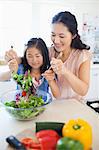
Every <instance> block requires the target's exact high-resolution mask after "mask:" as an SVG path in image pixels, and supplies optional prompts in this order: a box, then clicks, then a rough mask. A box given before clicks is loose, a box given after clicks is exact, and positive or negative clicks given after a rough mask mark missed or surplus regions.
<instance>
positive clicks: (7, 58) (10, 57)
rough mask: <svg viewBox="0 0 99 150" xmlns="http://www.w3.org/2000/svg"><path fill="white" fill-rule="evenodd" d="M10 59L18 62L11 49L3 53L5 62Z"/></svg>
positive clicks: (15, 54)
mask: <svg viewBox="0 0 99 150" xmlns="http://www.w3.org/2000/svg"><path fill="white" fill-rule="evenodd" d="M12 59H16V60H18V56H17V53H16V52H15V51H14V50H13V49H10V50H9V51H6V52H5V60H6V62H7V63H8V62H9V61H10V60H12Z"/></svg>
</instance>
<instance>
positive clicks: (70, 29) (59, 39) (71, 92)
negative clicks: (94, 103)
mask: <svg viewBox="0 0 99 150" xmlns="http://www.w3.org/2000/svg"><path fill="white" fill-rule="evenodd" d="M77 27H78V24H77V21H76V18H75V16H74V15H73V14H71V13H70V12H68V11H65V12H60V13H58V14H56V15H55V16H54V17H53V19H52V32H51V40H52V42H53V45H52V47H51V48H50V49H49V55H50V58H51V68H52V69H53V71H54V72H55V74H57V78H58V85H59V88H60V91H61V96H60V97H61V98H76V99H78V100H80V99H81V98H82V97H83V96H85V95H86V93H87V91H88V88H89V80H90V59H91V53H90V52H89V51H88V50H89V47H88V46H87V45H85V44H83V42H82V41H81V39H80V36H79V34H78V29H77ZM60 52H61V56H60V59H57V57H58V55H60ZM7 55H8V58H10V57H9V53H6V57H7ZM51 73H52V71H51V69H49V70H47V71H45V73H44V74H43V75H44V76H45V77H47V76H50V75H51Z"/></svg>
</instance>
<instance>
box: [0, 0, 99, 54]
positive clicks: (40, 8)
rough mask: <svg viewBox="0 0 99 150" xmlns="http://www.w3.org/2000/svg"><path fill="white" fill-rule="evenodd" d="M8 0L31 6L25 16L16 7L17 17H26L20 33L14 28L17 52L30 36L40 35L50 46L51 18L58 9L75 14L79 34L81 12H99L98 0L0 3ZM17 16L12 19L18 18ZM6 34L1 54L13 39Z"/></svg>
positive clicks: (0, 0) (25, 0)
mask: <svg viewBox="0 0 99 150" xmlns="http://www.w3.org/2000/svg"><path fill="white" fill-rule="evenodd" d="M9 1H10V2H11V1H12V2H13V3H14V2H19V3H22V2H27V5H30V8H31V10H30V12H28V10H26V11H27V15H26V14H25V16H24V14H22V11H20V9H19V8H18V9H17V14H18V16H17V17H20V15H23V16H24V18H25V19H26V21H25V25H26V28H24V27H21V29H22V33H20V31H19V33H18V29H15V30H14V31H15V32H14V34H15V36H17V35H18V36H19V38H18V37H17V38H15V41H14V43H17V45H18V43H19V45H18V46H17V47H18V51H19V53H21V52H22V51H23V50H22V45H23V44H24V43H25V42H26V39H28V38H30V37H31V36H37V37H38V36H40V37H42V38H43V39H44V40H45V41H46V43H47V45H48V46H50V44H51V40H50V29H51V19H52V17H53V16H54V15H55V14H56V13H58V12H60V11H65V10H66V11H71V12H72V13H74V14H75V16H76V18H77V21H78V29H79V33H80V35H81V34H82V20H83V14H84V13H88V14H89V15H90V16H93V15H98V14H99V0H61V1H59V0H0V4H1V2H5V3H9ZM12 9H13V8H12ZM5 11H6V10H5ZM19 12H20V13H21V14H20V13H19ZM14 13H15V12H14V10H13V13H12V16H13V15H14ZM29 13H31V16H30V18H31V19H32V20H30V18H28V17H29ZM2 16H3V14H0V18H1V19H2ZM4 17H6V16H4ZM17 17H16V18H14V19H18V18H17ZM1 19H0V20H1ZM5 19H6V18H5ZM23 21H24V19H23V20H22V19H21V20H20V22H17V24H18V26H17V25H16V27H19V26H21V24H22V22H23ZM1 22H2V20H1ZM16 32H17V33H16ZM24 32H25V34H24ZM20 34H21V36H20ZM6 35H7V37H9V39H7V40H6V41H5V45H4V48H3V47H0V51H3V54H4V50H6V49H7V42H9V43H10V41H11V40H12V41H13V40H14V38H13V39H11V37H10V33H6ZM26 35H27V38H25V37H26ZM0 39H1V42H2V35H1V34H0ZM5 39H6V37H5ZM3 42H4V41H3ZM0 53H1V52H0Z"/></svg>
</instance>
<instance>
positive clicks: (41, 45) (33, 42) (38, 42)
mask: <svg viewBox="0 0 99 150" xmlns="http://www.w3.org/2000/svg"><path fill="white" fill-rule="evenodd" d="M32 47H35V48H37V49H38V50H39V51H40V52H41V54H42V56H43V65H42V66H41V68H40V72H41V73H44V72H45V71H46V70H47V69H48V68H49V66H50V60H49V52H48V48H47V46H46V44H45V42H44V41H43V39H41V38H32V39H30V40H29V41H28V42H27V44H26V49H25V52H24V57H22V64H23V67H24V72H25V71H27V70H30V71H31V69H32V67H31V66H30V65H29V64H28V62H27V59H26V52H27V49H28V48H32Z"/></svg>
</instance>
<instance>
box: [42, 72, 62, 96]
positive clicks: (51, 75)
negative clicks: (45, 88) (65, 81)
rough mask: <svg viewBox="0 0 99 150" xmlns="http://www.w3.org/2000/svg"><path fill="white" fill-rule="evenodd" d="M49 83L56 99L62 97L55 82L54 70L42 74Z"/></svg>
mask: <svg viewBox="0 0 99 150" xmlns="http://www.w3.org/2000/svg"><path fill="white" fill-rule="evenodd" d="M42 75H43V76H44V77H45V78H46V80H47V81H48V83H49V86H50V89H51V92H52V94H53V96H54V97H55V98H59V97H60V89H59V87H58V85H57V83H56V80H55V73H54V72H53V71H52V70H47V71H45V73H43V74H42Z"/></svg>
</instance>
